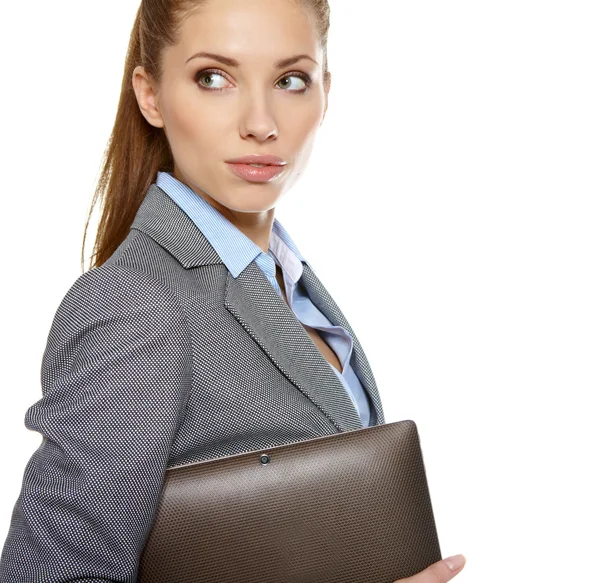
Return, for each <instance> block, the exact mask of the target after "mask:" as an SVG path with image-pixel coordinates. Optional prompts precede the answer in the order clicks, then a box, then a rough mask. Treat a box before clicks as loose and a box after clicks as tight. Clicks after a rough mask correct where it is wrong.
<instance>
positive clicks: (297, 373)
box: [225, 262, 362, 431]
mask: <svg viewBox="0 0 600 583" xmlns="http://www.w3.org/2000/svg"><path fill="white" fill-rule="evenodd" d="M225 307H226V308H227V309H228V310H229V311H230V312H231V313H232V314H233V316H234V317H235V318H236V319H237V321H238V322H239V323H240V324H241V325H242V326H243V328H244V330H246V332H248V334H250V336H252V338H253V339H254V340H255V341H256V342H257V343H258V345H259V346H260V347H261V348H262V349H263V350H264V352H265V354H266V355H267V356H268V357H269V358H270V359H271V361H272V362H273V364H274V365H275V366H276V367H277V368H278V369H279V370H280V371H281V372H282V373H283V374H284V375H285V376H286V378H287V379H288V380H290V381H291V382H292V383H293V384H294V385H295V386H296V387H297V388H298V389H299V390H300V391H302V393H304V395H306V397H308V398H309V399H310V400H311V401H312V402H313V403H314V404H315V405H316V406H317V407H318V408H319V409H320V410H321V411H322V412H323V414H324V415H325V416H326V417H327V418H328V419H329V420H330V421H331V422H332V423H333V424H334V425H335V427H336V428H337V429H338V431H348V430H353V429H361V428H362V423H361V420H360V417H359V415H358V412H357V411H356V408H355V407H354V404H353V403H352V400H351V399H350V396H349V395H348V393H347V392H346V389H345V388H344V385H343V384H342V383H341V381H340V380H339V378H338V377H337V375H336V374H335V372H334V371H333V370H332V369H331V365H330V364H329V362H327V359H326V358H325V357H324V356H323V355H322V354H321V352H320V351H319V349H318V348H317V347H316V346H315V344H314V342H313V341H312V340H311V338H310V336H309V335H308V333H307V332H306V330H305V329H304V327H303V326H302V324H301V323H300V321H299V320H298V318H297V317H296V315H295V314H294V312H293V311H292V310H290V308H289V306H288V305H287V304H286V302H285V301H284V300H283V298H282V297H281V296H279V294H278V293H277V292H276V291H275V290H274V289H273V286H272V285H271V283H270V282H269V280H268V279H267V278H266V277H265V274H264V273H263V272H262V270H261V269H260V268H259V267H258V266H257V265H256V263H255V262H252V263H250V264H249V265H248V267H247V268H246V269H244V271H242V272H241V273H240V274H239V275H238V277H237V278H234V277H233V276H232V275H231V274H230V273H228V277H227V284H226V287H225Z"/></svg>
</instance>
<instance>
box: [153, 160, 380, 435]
mask: <svg viewBox="0 0 600 583" xmlns="http://www.w3.org/2000/svg"><path fill="white" fill-rule="evenodd" d="M156 185H157V186H158V187H159V188H161V189H162V190H164V191H165V192H166V193H167V194H168V195H169V197H170V198H171V199H172V200H173V202H175V203H176V204H177V205H178V206H179V207H180V208H181V209H182V210H183V211H184V212H185V213H186V214H187V215H188V216H189V217H190V219H191V220H192V221H193V222H194V224H195V225H196V226H197V227H198V228H199V229H200V231H201V232H202V234H203V235H204V236H205V237H206V239H207V240H208V242H209V243H210V244H211V245H212V247H213V248H214V249H215V251H216V252H217V253H218V254H219V256H220V257H221V260H222V261H223V263H224V264H225V265H226V267H227V269H228V270H229V272H230V273H231V275H232V276H233V277H237V276H238V275H239V274H240V273H241V272H242V271H243V270H244V269H245V268H246V267H247V266H248V265H249V264H250V262H252V261H255V262H256V265H257V266H258V267H259V268H260V269H261V271H262V272H263V273H264V274H265V276H266V277H267V279H268V280H269V281H270V282H271V285H272V286H273V288H274V289H275V291H276V292H277V293H278V294H279V295H280V296H282V297H283V293H282V290H281V288H280V287H279V283H278V281H277V279H276V277H275V273H276V271H275V264H277V265H279V266H280V267H281V271H282V273H283V280H284V283H285V294H286V298H287V302H288V304H289V306H290V308H291V309H292V311H293V312H294V314H295V315H296V317H297V318H298V320H299V321H300V322H302V323H303V324H305V325H306V326H309V327H311V328H315V329H316V330H319V331H320V332H321V336H322V338H323V339H324V340H325V342H327V344H328V345H329V347H330V348H331V349H332V350H333V351H334V352H335V353H336V355H337V357H338V359H339V361H340V364H341V365H342V372H341V374H340V372H339V371H338V370H337V369H336V368H335V367H334V366H333V365H332V364H331V363H330V366H331V368H332V370H333V371H334V372H335V373H336V375H337V376H338V378H339V379H340V381H341V382H342V384H343V385H344V388H345V389H346V391H347V393H348V395H349V396H350V398H351V399H352V402H353V403H354V406H355V407H356V410H357V411H358V414H359V415H360V418H361V420H362V423H363V427H367V426H368V425H369V418H370V415H371V407H370V401H369V397H368V395H367V393H366V391H365V390H364V388H363V386H362V384H361V382H360V380H359V378H358V377H357V376H356V374H355V372H354V370H353V368H352V366H351V365H350V356H351V354H352V349H353V340H352V336H350V333H349V332H348V331H347V330H346V329H345V328H343V327H342V326H334V325H333V324H332V323H331V322H330V321H329V319H328V318H327V317H326V316H325V315H324V314H323V313H322V312H321V311H320V310H319V309H318V308H317V307H316V306H315V305H314V304H313V303H312V301H311V300H310V298H309V296H308V295H307V294H306V292H305V290H304V289H303V287H302V286H299V285H298V280H299V279H300V276H301V275H302V261H304V262H305V263H308V262H307V261H306V259H304V257H302V255H301V254H300V251H299V250H298V248H297V247H296V245H295V244H294V242H293V241H292V239H291V237H290V236H289V234H288V233H287V231H286V230H285V229H284V228H283V226H282V225H281V223H280V222H279V221H278V220H277V219H274V221H273V227H272V229H271V237H270V240H269V250H268V251H269V252H268V253H265V252H264V251H263V250H262V249H261V248H260V247H259V246H258V245H257V244H256V243H254V241H252V240H251V239H250V238H249V237H247V236H246V235H245V234H244V233H242V231H240V230H239V229H238V228H237V227H236V226H235V225H234V224H233V223H231V222H230V221H229V220H228V219H227V218H225V217H224V216H223V215H222V214H221V213H220V212H219V211H218V210H217V209H216V208H214V207H213V206H212V205H211V204H209V203H208V202H206V201H205V200H204V199H203V198H202V197H201V196H199V195H197V194H196V193H195V192H194V191H193V190H192V189H191V188H190V187H189V186H187V185H186V184H183V183H182V182H180V181H179V180H177V179H176V178H175V177H174V176H172V175H171V174H170V173H167V172H160V171H159V172H158V174H157V177H156ZM309 265H310V264H309Z"/></svg>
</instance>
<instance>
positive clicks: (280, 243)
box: [156, 171, 306, 283]
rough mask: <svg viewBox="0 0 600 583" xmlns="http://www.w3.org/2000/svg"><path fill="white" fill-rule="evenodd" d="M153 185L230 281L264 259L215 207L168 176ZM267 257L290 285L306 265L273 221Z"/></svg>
mask: <svg viewBox="0 0 600 583" xmlns="http://www.w3.org/2000/svg"><path fill="white" fill-rule="evenodd" d="M156 185H157V186H158V187H159V188H160V189H162V190H163V191H164V192H166V193H167V194H168V195H169V196H170V197H171V198H172V199H173V201H174V202H175V203H176V204H177V205H178V206H179V207H180V208H181V209H182V210H183V211H184V212H185V213H186V214H187V215H188V216H189V217H190V219H191V220H192V221H193V222H194V224H195V225H196V226H197V227H198V228H199V229H200V231H201V232H202V234H203V235H204V236H205V237H206V239H207V240H208V242H209V243H210V244H211V245H212V247H213V248H214V249H215V251H216V252H217V253H218V254H219V257H220V258H221V260H222V261H223V263H224V264H225V265H226V267H227V269H228V270H229V272H230V273H231V275H232V276H233V277H237V276H238V275H239V274H240V273H241V272H242V271H243V270H244V269H246V267H248V265H249V264H250V263H251V262H252V261H254V260H255V259H256V258H257V257H259V256H261V255H267V254H266V253H264V251H263V250H262V249H261V248H260V247H259V246H258V245H257V244H256V243H254V241H252V240H251V239H250V238H249V237H247V236H246V235H245V234H244V233H242V231H240V230H239V229H238V228H237V227H236V226H235V225H233V223H231V222H230V221H229V220H228V219H227V218H226V217H224V216H223V215H222V214H221V213H220V212H219V211H218V210H217V209H216V208H215V207H213V206H212V205H211V204H209V203H208V202H206V201H205V200H204V199H203V198H202V197H201V196H199V195H198V194H196V193H195V192H194V191H193V190H192V189H191V188H190V187H189V186H187V185H186V184H184V183H183V182H180V181H179V180H177V178H175V177H174V176H172V175H171V174H170V173H168V172H161V171H159V172H158V174H157V178H156ZM268 256H269V257H270V258H271V259H272V260H274V261H276V262H277V263H279V265H280V266H281V267H282V269H285V271H286V272H287V274H288V275H289V277H290V278H291V279H292V281H293V282H294V283H295V282H297V281H298V280H299V279H300V276H301V275H302V262H303V261H304V262H305V263H306V260H305V259H304V257H303V256H302V254H301V253H300V251H299V250H298V248H297V247H296V245H295V244H294V242H293V240H292V238H291V237H290V235H289V233H288V232H287V231H286V230H285V229H284V227H283V225H282V224H281V223H280V222H279V221H278V220H277V219H276V218H275V219H274V221H273V227H272V229H271V237H270V240H269V254H268Z"/></svg>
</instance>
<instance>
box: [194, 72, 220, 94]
mask: <svg viewBox="0 0 600 583" xmlns="http://www.w3.org/2000/svg"><path fill="white" fill-rule="evenodd" d="M211 77H221V78H222V79H225V77H223V75H221V74H220V73H219V72H218V71H213V70H211V69H204V70H202V71H198V73H196V77H195V81H196V83H198V84H200V87H201V88H202V89H207V90H209V91H213V90H214V91H220V90H221V89H222V87H214V86H208V87H207V86H206V85H204V84H203V82H204V81H205V80H206V79H210V78H211Z"/></svg>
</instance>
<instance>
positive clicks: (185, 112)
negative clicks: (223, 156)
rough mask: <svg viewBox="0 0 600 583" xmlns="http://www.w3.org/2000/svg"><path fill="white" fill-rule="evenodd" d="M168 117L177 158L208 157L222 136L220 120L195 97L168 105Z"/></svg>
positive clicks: (180, 99)
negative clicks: (204, 154)
mask: <svg viewBox="0 0 600 583" xmlns="http://www.w3.org/2000/svg"><path fill="white" fill-rule="evenodd" d="M167 110H168V111H167V114H166V115H164V116H163V117H164V119H165V126H166V132H167V137H168V139H169V143H170V144H171V149H172V150H173V154H174V156H175V157H178V155H179V156H183V157H186V156H190V155H191V156H194V157H197V156H198V154H200V155H201V154H203V153H206V154H208V153H209V152H210V151H211V149H213V150H214V144H215V140H216V139H217V136H218V135H219V132H220V128H219V120H220V119H222V117H221V116H214V115H211V114H210V111H207V109H206V108H205V107H202V106H201V103H200V102H199V100H198V99H197V97H196V98H195V99H194V97H193V96H192V97H187V96H179V97H178V98H176V99H172V100H170V101H169V103H168V108H167Z"/></svg>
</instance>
